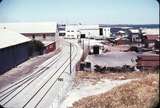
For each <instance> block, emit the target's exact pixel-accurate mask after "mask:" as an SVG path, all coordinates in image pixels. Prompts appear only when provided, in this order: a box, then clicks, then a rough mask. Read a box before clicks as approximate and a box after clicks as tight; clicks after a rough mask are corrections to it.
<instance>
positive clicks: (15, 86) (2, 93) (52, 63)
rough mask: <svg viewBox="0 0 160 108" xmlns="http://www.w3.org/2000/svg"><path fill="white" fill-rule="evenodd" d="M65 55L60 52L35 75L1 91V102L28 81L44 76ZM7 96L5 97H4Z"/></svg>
mask: <svg viewBox="0 0 160 108" xmlns="http://www.w3.org/2000/svg"><path fill="white" fill-rule="evenodd" d="M62 54H63V52H60V53H59V54H58V55H57V56H56V57H55V58H54V59H53V60H52V61H50V62H49V63H47V64H46V65H45V66H43V67H42V68H40V69H38V70H36V71H35V72H34V73H32V74H30V75H28V76H26V77H24V78H22V79H20V80H19V81H17V82H15V83H13V84H12V85H10V86H9V87H7V88H5V89H3V90H1V91H0V102H1V101H2V100H4V99H5V98H6V97H7V96H6V95H9V94H10V92H11V93H12V91H14V90H16V89H17V88H19V87H21V86H22V85H23V84H25V83H27V82H28V81H30V80H32V79H33V78H35V77H38V76H40V75H42V74H43V72H45V71H46V70H47V69H49V68H48V67H50V66H52V65H54V64H55V63H56V62H57V61H58V60H59V59H60V56H61V55H62ZM4 96H5V97H4Z"/></svg>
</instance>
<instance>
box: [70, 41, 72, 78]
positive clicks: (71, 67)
mask: <svg viewBox="0 0 160 108" xmlns="http://www.w3.org/2000/svg"><path fill="white" fill-rule="evenodd" d="M71 73H72V44H71V43H70V75H71Z"/></svg>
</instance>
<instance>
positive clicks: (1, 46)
mask: <svg viewBox="0 0 160 108" xmlns="http://www.w3.org/2000/svg"><path fill="white" fill-rule="evenodd" d="M30 41H31V40H30V39H29V38H27V37H25V36H23V35H21V34H19V33H16V32H12V31H8V30H6V29H0V74H3V73H4V72H6V71H7V70H9V69H11V68H13V67H15V66H17V65H18V64H20V63H22V62H24V61H25V60H27V59H28V58H29V42H30Z"/></svg>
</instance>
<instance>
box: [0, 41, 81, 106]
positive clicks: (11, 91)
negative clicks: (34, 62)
mask: <svg viewBox="0 0 160 108" xmlns="http://www.w3.org/2000/svg"><path fill="white" fill-rule="evenodd" d="M67 45H68V43H67ZM74 52H76V53H75V54H74V56H72V61H73V60H74V58H75V57H76V56H77V53H78V50H77V46H76V45H73V50H72V53H74ZM63 55H64V52H63V53H62V52H61V53H60V54H59V55H57V56H56V57H55V58H54V59H53V60H52V61H50V62H49V63H47V64H46V65H45V66H44V67H42V68H40V69H38V70H37V71H36V72H34V73H33V74H31V75H29V76H27V77H25V78H23V79H22V80H19V81H18V82H16V83H14V84H12V85H11V86H9V87H7V88H6V89H3V90H2V91H0V103H1V104H2V105H4V106H6V105H7V104H8V103H10V102H11V101H12V100H13V99H14V98H16V96H17V95H19V94H20V93H21V92H22V91H23V90H25V89H26V88H27V87H28V86H29V85H30V84H32V82H34V81H35V80H36V79H37V78H39V77H40V76H41V75H43V74H44V73H45V71H46V70H48V69H50V67H52V66H53V65H54V64H56V63H57V61H58V60H60V59H61V58H62V57H63ZM69 58H70V57H67V58H66V60H65V61H64V62H63V63H62V65H61V66H59V68H58V69H56V71H55V72H53V73H52V74H51V75H50V77H49V78H47V80H46V81H44V82H43V84H42V85H41V86H40V87H39V89H38V90H36V92H35V93H34V94H33V95H32V96H31V97H30V98H29V99H28V100H27V101H26V102H25V103H24V104H23V106H21V108H25V107H27V105H28V104H29V103H30V102H31V101H32V100H33V99H34V98H35V97H36V96H37V94H38V93H40V92H41V91H42V89H44V88H46V87H47V86H49V87H48V89H47V90H46V91H45V92H43V95H42V96H41V98H39V99H38V101H37V102H35V103H36V104H35V105H34V107H33V108H37V107H38V105H39V104H40V103H41V101H42V100H43V99H44V97H45V96H46V95H47V93H48V92H49V91H50V90H51V89H52V88H53V86H54V85H55V83H56V82H57V81H58V78H59V77H60V76H61V75H62V74H63V73H64V72H65V70H66V69H67V68H68V67H69V63H68V62H69ZM60 70H61V71H60ZM59 71H60V72H59ZM55 75H58V76H57V77H56V79H54V81H52V80H53V77H55ZM49 82H52V83H49ZM48 83H49V84H50V85H47V84H48ZM45 86H46V87H45ZM18 89H19V91H18ZM3 101H4V102H3ZM17 101H18V100H17Z"/></svg>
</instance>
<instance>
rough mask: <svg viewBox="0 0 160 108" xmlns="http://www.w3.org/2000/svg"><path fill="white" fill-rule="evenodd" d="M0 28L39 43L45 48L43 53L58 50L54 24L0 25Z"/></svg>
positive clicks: (20, 23) (55, 24) (18, 23)
mask: <svg viewBox="0 0 160 108" xmlns="http://www.w3.org/2000/svg"><path fill="white" fill-rule="evenodd" d="M0 28H5V29H8V30H12V31H15V32H18V33H20V34H22V35H24V36H26V37H28V38H30V39H33V40H39V41H41V42H42V43H43V44H44V45H45V47H46V49H45V50H47V51H45V53H49V52H51V51H54V50H55V49H58V48H59V38H58V28H57V23H56V22H25V23H22V22H17V23H0ZM46 43H47V44H46ZM48 43H50V44H48Z"/></svg>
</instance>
